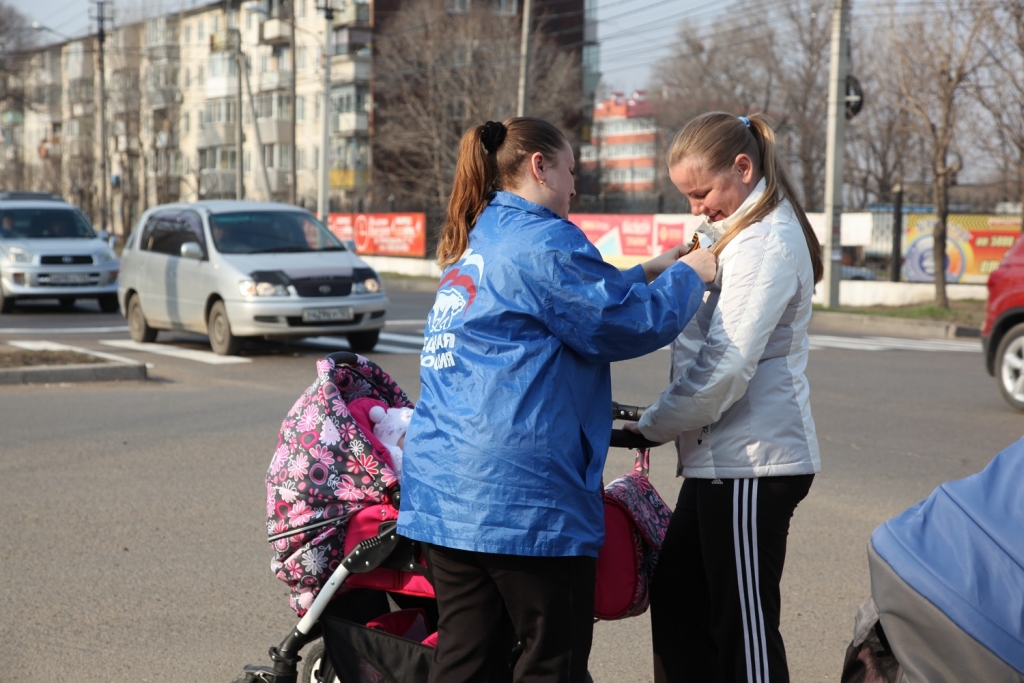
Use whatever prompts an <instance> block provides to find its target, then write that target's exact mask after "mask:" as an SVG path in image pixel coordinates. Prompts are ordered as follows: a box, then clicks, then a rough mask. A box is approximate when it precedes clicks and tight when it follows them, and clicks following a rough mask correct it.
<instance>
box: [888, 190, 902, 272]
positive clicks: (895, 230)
mask: <svg viewBox="0 0 1024 683" xmlns="http://www.w3.org/2000/svg"><path fill="white" fill-rule="evenodd" d="M892 191H893V193H894V194H895V195H896V196H895V198H894V201H893V208H892V270H891V271H890V279H891V280H892V281H893V282H899V281H900V265H902V264H901V263H900V262H901V261H902V260H903V247H902V245H901V242H902V241H903V183H896V184H895V185H893V187H892Z"/></svg>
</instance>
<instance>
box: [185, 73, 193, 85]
mask: <svg viewBox="0 0 1024 683" xmlns="http://www.w3.org/2000/svg"><path fill="white" fill-rule="evenodd" d="M190 85H192V72H191V71H189V70H188V69H185V87H186V88H187V87H188V86H190Z"/></svg>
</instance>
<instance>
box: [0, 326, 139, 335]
mask: <svg viewBox="0 0 1024 683" xmlns="http://www.w3.org/2000/svg"><path fill="white" fill-rule="evenodd" d="M127 331H128V326H127V325H124V326H123V327H54V328H51V329H47V328H45V327H0V334H112V333H114V332H127Z"/></svg>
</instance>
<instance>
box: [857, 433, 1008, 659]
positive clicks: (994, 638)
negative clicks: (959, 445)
mask: <svg viewBox="0 0 1024 683" xmlns="http://www.w3.org/2000/svg"><path fill="white" fill-rule="evenodd" d="M871 543H872V545H873V546H874V549H875V551H876V552H877V553H878V555H879V556H881V558H882V559H883V560H885V561H886V562H887V563H888V564H889V565H890V566H891V567H892V569H893V570H894V571H895V572H896V573H897V574H898V575H899V577H900V578H902V579H903V581H905V582H906V584H907V585H908V586H910V587H911V588H912V589H914V590H915V591H917V592H918V593H920V594H921V595H922V596H923V597H924V598H926V599H927V600H928V601H929V602H931V603H932V604H933V605H935V607H937V608H938V609H939V610H941V611H942V612H943V613H944V614H946V616H948V617H949V618H950V619H951V620H952V621H953V622H954V623H955V624H956V626H958V627H959V628H960V629H962V630H963V631H964V632H965V633H966V634H968V635H970V636H971V637H972V638H974V639H975V640H976V641H978V642H979V643H980V644H981V645H983V646H985V647H986V648H987V649H989V650H990V651H991V652H992V653H993V654H995V655H996V656H997V657H999V658H1000V659H1001V660H1003V661H1004V662H1005V663H1006V664H1008V665H1009V666H1011V667H1012V668H1013V669H1015V670H1016V671H1018V672H1022V673H1024V439H1022V440H1021V441H1018V442H1017V443H1015V444H1013V445H1012V446H1010V447H1009V448H1007V449H1006V450H1004V451H1003V452H1002V453H1000V454H999V455H997V456H996V457H995V459H994V460H992V462H991V463H990V464H989V465H988V467H986V468H985V469H984V470H982V471H981V472H979V473H978V474H975V475H973V476H970V477H967V478H966V479H961V480H959V481H953V482H948V483H945V484H943V485H941V486H939V488H937V489H936V490H935V491H934V492H933V493H932V494H931V495H930V496H929V497H928V498H927V499H925V500H924V501H923V502H921V503H919V504H918V505H916V506H914V507H912V508H910V509H909V510H907V511H906V512H904V513H902V514H900V515H899V516H897V517H894V518H893V519H891V520H889V521H888V522H886V523H884V524H882V525H881V526H880V527H878V528H877V529H876V530H875V532H874V534H872V536H871Z"/></svg>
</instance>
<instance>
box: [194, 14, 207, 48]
mask: <svg viewBox="0 0 1024 683" xmlns="http://www.w3.org/2000/svg"><path fill="white" fill-rule="evenodd" d="M196 40H198V41H199V42H200V43H202V42H203V41H204V40H206V22H204V21H203V20H202V19H200V20H199V23H197V24H196Z"/></svg>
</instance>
